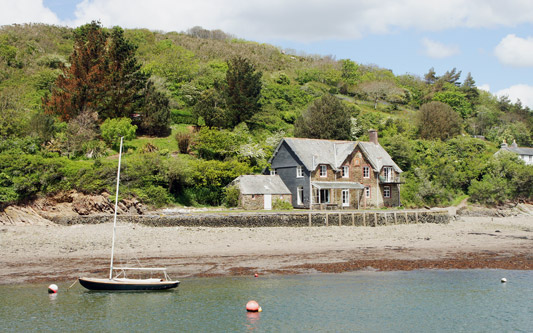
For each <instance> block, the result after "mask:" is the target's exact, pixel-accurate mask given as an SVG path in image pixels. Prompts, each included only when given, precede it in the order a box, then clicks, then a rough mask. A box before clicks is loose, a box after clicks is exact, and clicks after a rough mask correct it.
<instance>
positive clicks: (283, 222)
mask: <svg viewBox="0 0 533 333" xmlns="http://www.w3.org/2000/svg"><path fill="white" fill-rule="evenodd" d="M118 221H119V223H139V224H143V225H147V226H157V227H171V226H180V227H246V228H251V227H308V226H315V227H316V226H339V225H341V226H371V227H376V226H383V225H392V224H413V223H437V224H445V223H449V222H450V215H448V212H447V211H396V212H383V211H377V212H372V211H365V212H362V211H352V212H324V211H322V212H317V211H313V212H290V213H231V212H229V213H218V214H214V213H211V214H210V213H193V214H179V215H163V214H161V215H119V216H118ZM53 222H55V223H58V224H62V225H74V224H98V223H111V222H113V216H112V215H107V216H104V215H94V216H76V217H55V218H53Z"/></svg>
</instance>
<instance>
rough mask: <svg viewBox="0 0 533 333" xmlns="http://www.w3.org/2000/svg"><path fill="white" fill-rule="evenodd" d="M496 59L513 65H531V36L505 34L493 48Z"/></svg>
mask: <svg viewBox="0 0 533 333" xmlns="http://www.w3.org/2000/svg"><path fill="white" fill-rule="evenodd" d="M494 54H495V55H496V57H497V58H498V60H499V61H500V62H501V63H502V64H504V65H509V66H513V67H533V37H528V38H520V37H517V36H515V35H513V34H511V35H507V36H505V38H503V39H502V40H501V41H500V43H499V44H498V45H497V46H496V48H495V49H494Z"/></svg>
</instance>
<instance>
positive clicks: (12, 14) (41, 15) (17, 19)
mask: <svg viewBox="0 0 533 333" xmlns="http://www.w3.org/2000/svg"><path fill="white" fill-rule="evenodd" d="M0 8H2V9H1V10H0V26H1V25H10V24H13V23H48V24H59V19H58V18H57V15H56V14H54V13H53V12H52V11H51V10H50V9H48V8H46V7H45V6H44V5H43V0H15V1H13V0H0Z"/></svg>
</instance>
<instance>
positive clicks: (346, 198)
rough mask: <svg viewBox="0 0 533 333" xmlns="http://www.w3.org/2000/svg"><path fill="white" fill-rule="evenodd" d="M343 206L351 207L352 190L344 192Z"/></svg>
mask: <svg viewBox="0 0 533 333" xmlns="http://www.w3.org/2000/svg"><path fill="white" fill-rule="evenodd" d="M342 206H343V207H348V206H350V190H342Z"/></svg>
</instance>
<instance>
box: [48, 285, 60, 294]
mask: <svg viewBox="0 0 533 333" xmlns="http://www.w3.org/2000/svg"><path fill="white" fill-rule="evenodd" d="M58 289H59V288H57V286H56V285H55V284H51V285H49V286H48V293H49V294H55V293H57V290H58Z"/></svg>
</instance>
